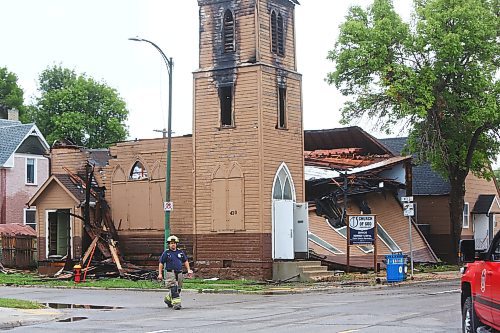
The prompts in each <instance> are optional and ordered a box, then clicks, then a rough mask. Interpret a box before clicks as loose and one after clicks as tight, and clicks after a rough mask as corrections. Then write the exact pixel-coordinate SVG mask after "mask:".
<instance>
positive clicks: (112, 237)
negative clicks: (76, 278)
mask: <svg viewBox="0 0 500 333" xmlns="http://www.w3.org/2000/svg"><path fill="white" fill-rule="evenodd" d="M64 170H65V171H66V172H67V174H68V176H69V178H70V179H71V182H72V183H73V185H75V186H76V187H78V188H79V189H81V190H83V191H84V193H85V199H84V201H83V202H82V204H81V207H82V208H83V216H79V215H76V214H70V215H72V216H73V217H75V218H78V219H80V220H82V221H83V229H84V231H85V233H86V236H87V237H85V239H86V241H83V240H82V242H83V244H82V248H85V247H86V250H85V252H84V254H83V255H82V256H81V258H80V260H79V261H78V262H77V263H78V264H79V265H80V266H81V274H82V276H83V280H85V279H86V278H89V279H95V278H101V277H124V278H129V279H133V280H137V279H150V278H151V275H152V273H153V272H152V271H151V270H147V269H143V268H141V267H138V266H136V265H133V264H131V263H128V262H126V261H125V260H124V259H123V256H122V254H121V253H122V252H121V251H120V246H119V237H118V232H117V230H116V228H115V225H114V222H113V220H112V217H111V211H110V207H109V205H108V203H107V201H106V199H105V197H104V194H105V188H104V187H101V186H99V184H98V183H97V181H96V180H95V178H94V166H93V165H91V164H90V163H87V165H86V167H85V170H86V172H85V174H84V175H81V174H75V173H73V172H71V171H70V170H68V169H66V168H64ZM66 214H67V213H66ZM87 244H88V246H87ZM68 245H70V244H68ZM71 253H72V251H71V248H70V247H68V255H67V256H66V263H65V266H64V268H63V269H61V270H60V271H59V272H58V274H56V277H58V278H59V279H69V278H72V277H73V274H74V272H73V264H74V263H75V261H74V260H72V258H71Z"/></svg>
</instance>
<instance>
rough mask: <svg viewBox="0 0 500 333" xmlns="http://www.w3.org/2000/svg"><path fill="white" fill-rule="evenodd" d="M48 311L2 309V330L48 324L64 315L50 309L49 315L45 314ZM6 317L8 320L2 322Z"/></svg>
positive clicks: (0, 325)
mask: <svg viewBox="0 0 500 333" xmlns="http://www.w3.org/2000/svg"><path fill="white" fill-rule="evenodd" d="M47 310H48V309H16V308H2V312H1V313H0V330H7V329H13V328H16V327H22V326H31V325H36V324H40V323H46V322H50V321H53V320H57V319H59V318H61V317H62V313H61V312H60V311H57V310H55V309H50V312H49V313H43V312H44V311H47ZM4 317H5V318H6V320H2V318H4ZM12 317H18V318H19V319H12Z"/></svg>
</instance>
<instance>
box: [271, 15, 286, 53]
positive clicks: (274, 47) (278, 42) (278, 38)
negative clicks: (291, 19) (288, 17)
mask: <svg viewBox="0 0 500 333" xmlns="http://www.w3.org/2000/svg"><path fill="white" fill-rule="evenodd" d="M284 30H285V27H284V23H283V16H282V15H281V13H278V14H276V12H275V11H274V10H272V11H271V51H272V52H273V53H275V54H277V55H279V56H283V55H285V37H284Z"/></svg>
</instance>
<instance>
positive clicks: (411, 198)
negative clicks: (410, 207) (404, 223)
mask: <svg viewBox="0 0 500 333" xmlns="http://www.w3.org/2000/svg"><path fill="white" fill-rule="evenodd" d="M401 202H413V197H401Z"/></svg>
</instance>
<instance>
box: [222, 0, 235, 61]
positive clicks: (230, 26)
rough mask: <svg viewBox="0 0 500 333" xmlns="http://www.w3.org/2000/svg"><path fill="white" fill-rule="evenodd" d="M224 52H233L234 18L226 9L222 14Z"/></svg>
mask: <svg viewBox="0 0 500 333" xmlns="http://www.w3.org/2000/svg"><path fill="white" fill-rule="evenodd" d="M223 30H224V52H225V53H228V52H233V51H234V49H235V47H234V35H235V30H234V17H233V13H232V12H231V11H230V10H229V9H228V10H226V12H225V13H224V27H223Z"/></svg>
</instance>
